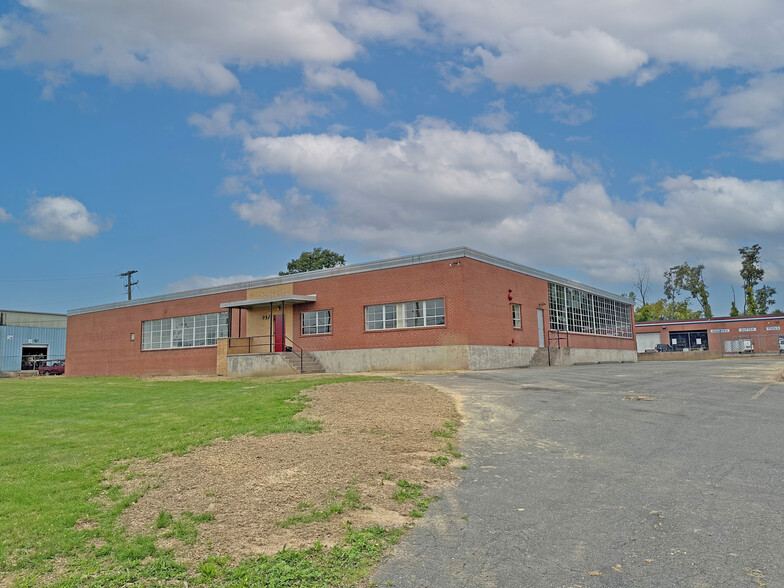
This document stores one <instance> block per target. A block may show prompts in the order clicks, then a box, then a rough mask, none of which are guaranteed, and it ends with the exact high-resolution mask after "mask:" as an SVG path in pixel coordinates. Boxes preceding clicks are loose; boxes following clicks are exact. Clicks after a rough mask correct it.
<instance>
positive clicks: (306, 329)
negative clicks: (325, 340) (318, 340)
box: [302, 310, 332, 335]
mask: <svg viewBox="0 0 784 588" xmlns="http://www.w3.org/2000/svg"><path fill="white" fill-rule="evenodd" d="M331 332H332V311H331V310H316V311H313V312H303V313H302V334H303V335H323V334H326V333H331Z"/></svg>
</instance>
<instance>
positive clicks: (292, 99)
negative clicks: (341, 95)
mask: <svg viewBox="0 0 784 588" xmlns="http://www.w3.org/2000/svg"><path fill="white" fill-rule="evenodd" d="M245 114H246V115H247V118H240V117H239V116H237V107H236V105H234V104H229V103H225V104H221V105H220V106H218V107H216V108H214V109H213V110H211V111H210V112H209V113H208V114H206V115H204V114H201V113H193V114H191V115H190V116H189V117H188V123H189V124H190V125H192V126H194V127H196V128H197V129H198V130H199V132H200V133H201V135H202V136H205V137H245V136H248V135H249V134H250V133H251V132H252V131H257V132H258V131H260V132H262V133H264V134H267V135H277V134H278V133H279V132H280V131H281V130H283V129H298V128H300V127H304V126H308V125H309V124H310V121H311V119H312V118H313V117H317V116H327V115H328V114H329V108H327V106H326V105H325V104H322V103H320V102H314V101H312V100H309V99H307V98H306V97H305V96H303V95H301V94H300V93H298V92H296V91H294V90H288V91H285V92H282V93H281V94H279V95H278V96H275V98H273V100H272V102H270V103H269V104H268V105H267V106H265V107H264V108H260V109H257V110H252V111H250V112H246V113H245Z"/></svg>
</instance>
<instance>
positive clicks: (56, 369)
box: [38, 359, 65, 376]
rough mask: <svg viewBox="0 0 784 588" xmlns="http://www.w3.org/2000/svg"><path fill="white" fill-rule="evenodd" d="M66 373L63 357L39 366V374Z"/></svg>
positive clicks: (60, 374)
mask: <svg viewBox="0 0 784 588" xmlns="http://www.w3.org/2000/svg"><path fill="white" fill-rule="evenodd" d="M64 373H65V361H63V360H62V359H58V360H54V361H47V362H46V363H45V364H44V365H42V366H40V367H39V368H38V375H39V376H62V375H63V374H64Z"/></svg>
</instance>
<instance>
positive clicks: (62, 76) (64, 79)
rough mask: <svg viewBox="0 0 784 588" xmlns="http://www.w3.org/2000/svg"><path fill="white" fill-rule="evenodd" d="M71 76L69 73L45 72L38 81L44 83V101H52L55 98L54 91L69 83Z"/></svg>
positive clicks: (42, 92) (42, 97) (42, 93)
mask: <svg viewBox="0 0 784 588" xmlns="http://www.w3.org/2000/svg"><path fill="white" fill-rule="evenodd" d="M68 78H69V75H68V74H67V73H63V72H59V71H52V70H45V71H44V72H43V73H42V74H41V75H40V76H38V81H40V82H42V83H43V85H44V87H43V88H42V89H41V99H42V100H52V99H53V98H54V91H55V90H56V89H57V88H59V87H60V86H64V85H65V84H67V83H68Z"/></svg>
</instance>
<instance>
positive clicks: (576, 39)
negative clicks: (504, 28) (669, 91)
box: [474, 28, 648, 92]
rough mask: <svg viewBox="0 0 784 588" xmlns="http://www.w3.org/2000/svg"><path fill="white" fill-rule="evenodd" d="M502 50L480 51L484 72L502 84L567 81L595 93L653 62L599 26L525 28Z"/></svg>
mask: <svg viewBox="0 0 784 588" xmlns="http://www.w3.org/2000/svg"><path fill="white" fill-rule="evenodd" d="M498 50H499V51H500V52H499V53H498V54H496V53H494V52H492V51H489V50H487V49H485V48H484V47H481V46H480V47H477V48H476V49H475V50H474V51H475V54H476V55H477V56H478V57H479V58H480V59H481V60H482V66H481V72H482V73H483V74H484V75H485V76H487V77H488V78H490V79H491V80H493V81H494V82H496V83H497V84H500V85H517V86H525V87H527V88H529V89H537V88H540V87H542V86H550V85H562V86H567V87H569V88H571V90H572V91H574V92H591V91H593V90H594V89H595V87H596V83H597V82H606V81H608V80H611V79H614V78H618V77H624V76H627V75H629V74H631V73H633V72H635V71H636V70H637V69H638V68H639V67H640V66H642V65H643V64H644V63H645V62H646V61H648V56H647V55H646V54H645V53H644V52H643V51H640V50H639V49H634V48H632V47H629V46H627V45H625V44H624V43H622V42H621V41H619V40H618V39H616V38H614V37H612V36H611V35H608V34H607V33H605V32H603V31H600V30H597V29H593V28H589V29H585V30H574V31H569V32H568V33H566V34H558V33H555V32H553V31H551V30H548V29H543V28H523V29H520V30H517V31H514V32H513V33H512V34H510V35H509V36H508V37H507V38H506V39H505V40H504V42H502V43H499V45H498Z"/></svg>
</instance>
